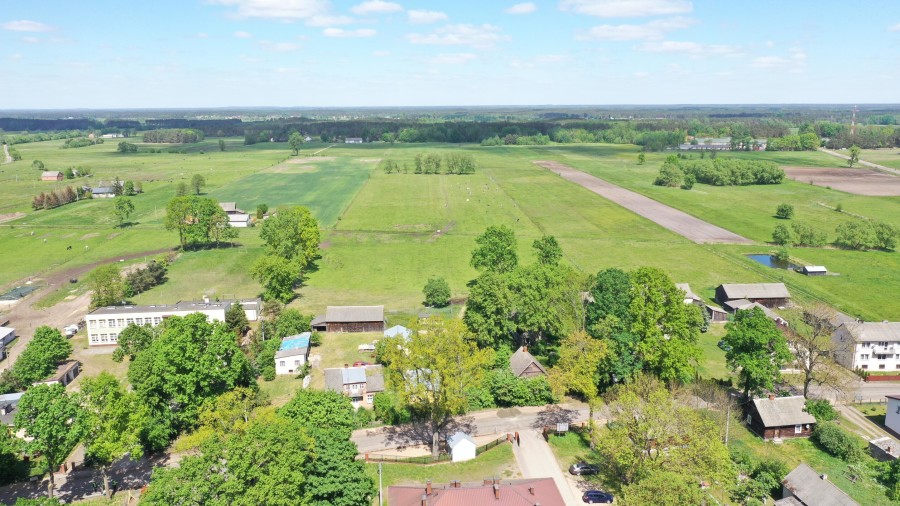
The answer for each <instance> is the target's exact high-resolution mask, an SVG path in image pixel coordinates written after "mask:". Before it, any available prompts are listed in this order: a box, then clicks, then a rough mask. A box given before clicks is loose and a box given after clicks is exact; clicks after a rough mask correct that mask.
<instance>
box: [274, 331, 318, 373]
mask: <svg viewBox="0 0 900 506" xmlns="http://www.w3.org/2000/svg"><path fill="white" fill-rule="evenodd" d="M311 336H312V334H311V333H309V332H303V333H302V334H297V335H295V336H289V337H285V338H284V339H282V340H281V346H279V347H278V351H277V352H275V374H297V373H299V372H300V369H302V368H303V366H304V365H306V362H307V360H309V338H310V337H311Z"/></svg>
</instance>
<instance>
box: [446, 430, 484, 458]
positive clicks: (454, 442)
mask: <svg viewBox="0 0 900 506" xmlns="http://www.w3.org/2000/svg"><path fill="white" fill-rule="evenodd" d="M447 447H448V448H449V449H450V456H451V458H452V459H453V462H464V461H466V460H472V459H474V458H475V453H476V449H477V448H478V445H476V444H475V440H474V439H472V437H471V436H469V435H468V434H466V433H465V432H463V431H456V433H454V434H453V435H452V436H450V437H448V438H447Z"/></svg>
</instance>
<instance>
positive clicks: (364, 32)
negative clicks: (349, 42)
mask: <svg viewBox="0 0 900 506" xmlns="http://www.w3.org/2000/svg"><path fill="white" fill-rule="evenodd" d="M322 35H324V36H326V37H346V38H350V37H371V36H373V35H375V30H373V29H371V28H359V29H356V30H344V29H343V28H326V29H324V30H322Z"/></svg>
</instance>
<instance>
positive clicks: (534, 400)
mask: <svg viewBox="0 0 900 506" xmlns="http://www.w3.org/2000/svg"><path fill="white" fill-rule="evenodd" d="M484 386H485V387H486V388H487V390H488V392H490V394H491V397H493V399H494V404H495V405H497V406H498V407H501V408H503V407H511V406H543V405H545V404H549V403H552V402H553V401H554V398H553V392H552V391H551V390H550V383H549V382H548V381H547V378H546V377H544V376H538V377H535V378H517V377H516V376H514V375H513V373H512V371H510V370H509V368H508V367H507V368H505V369H498V370H494V371H491V372H490V373H488V375H487V377H486V378H485V382H484Z"/></svg>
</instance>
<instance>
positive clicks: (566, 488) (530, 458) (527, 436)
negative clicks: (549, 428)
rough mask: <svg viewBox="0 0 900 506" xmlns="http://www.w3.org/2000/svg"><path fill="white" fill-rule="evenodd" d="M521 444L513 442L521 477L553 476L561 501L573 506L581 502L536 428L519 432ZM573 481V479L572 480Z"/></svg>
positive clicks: (578, 493) (579, 495)
mask: <svg viewBox="0 0 900 506" xmlns="http://www.w3.org/2000/svg"><path fill="white" fill-rule="evenodd" d="M519 439H520V441H521V444H519V445H517V444H513V455H515V457H516V462H517V463H518V464H519V470H520V471H522V477H523V478H553V481H554V482H555V483H556V488H558V489H559V493H560V494H561V495H562V498H563V502H565V503H566V504H567V505H570V506H575V505H578V504H581V491H580V490H578V488H577V487H576V485H575V483H574V482H570V481H569V480H568V479H566V475H565V474H563V472H562V469H560V467H559V463H558V462H557V460H556V456H555V455H553V450H551V449H550V445H549V444H547V442H546V441H544V437H543V436H542V435H541V433H540V432H539V431H538V429H528V430H524V431H522V432H519ZM573 481H574V480H573Z"/></svg>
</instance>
